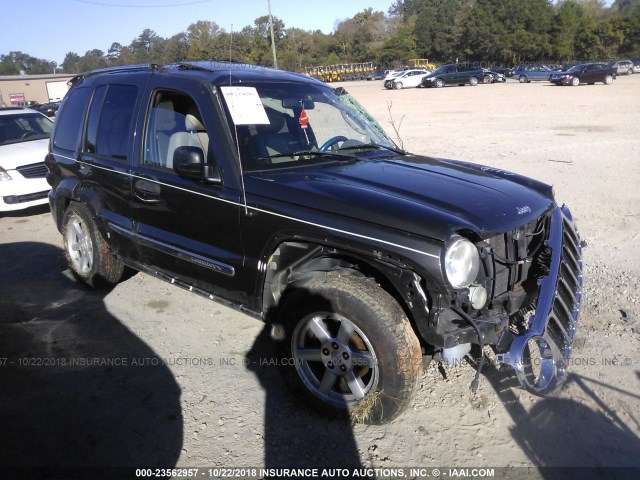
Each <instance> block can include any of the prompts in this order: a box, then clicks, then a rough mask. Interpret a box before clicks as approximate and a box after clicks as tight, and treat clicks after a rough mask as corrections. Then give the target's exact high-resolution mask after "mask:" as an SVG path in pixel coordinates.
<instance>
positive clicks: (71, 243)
mask: <svg viewBox="0 0 640 480" xmlns="http://www.w3.org/2000/svg"><path fill="white" fill-rule="evenodd" d="M62 224H63V229H62V232H63V233H62V236H63V243H64V252H65V256H66V257H67V261H68V262H69V266H70V267H71V270H72V271H73V273H74V274H75V275H76V276H77V277H78V278H79V279H80V280H82V281H83V282H84V283H86V284H87V285H89V286H90V287H94V288H99V287H103V286H104V287H107V286H112V285H115V284H116V283H118V281H119V280H120V278H122V273H123V271H124V263H123V262H122V260H120V259H119V258H118V257H116V256H114V255H112V254H111V251H110V247H109V244H108V243H107V242H106V241H105V240H104V238H103V237H102V234H101V233H100V231H99V230H98V227H97V226H96V224H95V221H94V220H93V217H92V215H91V212H90V211H89V209H88V208H87V207H86V205H84V204H82V203H79V202H72V203H71V204H70V205H69V207H68V208H67V211H66V212H65V214H64V219H63V223H62Z"/></svg>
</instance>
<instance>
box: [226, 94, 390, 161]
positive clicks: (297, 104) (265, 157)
mask: <svg viewBox="0 0 640 480" xmlns="http://www.w3.org/2000/svg"><path fill="white" fill-rule="evenodd" d="M221 90H222V93H223V95H222V96H223V98H224V100H225V103H226V106H227V109H228V111H229V113H230V114H231V118H232V122H233V123H234V124H235V130H236V134H237V141H238V149H239V153H240V157H241V159H242V164H243V168H244V170H245V171H252V170H264V169H277V168H291V167H294V168H295V167H297V166H304V165H309V164H310V163H313V164H318V163H322V162H326V163H331V162H341V161H355V160H358V161H359V160H363V156H365V157H366V155H367V154H368V152H372V151H378V150H391V151H393V152H398V147H397V146H396V145H395V144H394V143H393V141H392V140H391V139H390V138H389V137H388V136H387V135H386V133H385V132H384V130H383V129H382V127H381V126H380V125H379V124H378V123H377V122H376V121H375V120H374V118H373V117H372V116H371V115H369V114H368V113H367V112H366V111H365V109H364V108H363V107H362V106H361V105H360V104H359V103H358V102H357V101H356V100H355V99H354V98H353V97H351V95H349V94H348V93H347V92H346V90H344V89H343V88H338V89H335V90H334V89H333V88H330V87H328V86H326V85H318V84H314V83H307V82H305V83H302V82H301V83H291V82H282V83H279V82H269V83H254V84H252V83H249V82H242V84H241V86H229V87H221ZM356 157H357V158H356Z"/></svg>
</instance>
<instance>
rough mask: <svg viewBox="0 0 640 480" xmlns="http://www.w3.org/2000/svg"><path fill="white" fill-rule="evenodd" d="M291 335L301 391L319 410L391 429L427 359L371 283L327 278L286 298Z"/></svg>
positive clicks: (392, 304)
mask: <svg viewBox="0 0 640 480" xmlns="http://www.w3.org/2000/svg"><path fill="white" fill-rule="evenodd" d="M279 322H280V323H281V324H282V325H284V326H285V329H286V332H287V337H286V338H287V346H288V348H289V351H290V353H291V362H290V363H293V364H294V367H292V368H291V369H289V370H288V374H289V375H294V376H295V379H293V380H294V382H295V384H296V385H297V390H301V393H302V394H303V395H304V396H305V397H306V399H308V400H309V401H310V403H311V404H313V405H314V406H315V407H316V408H318V409H320V410H322V411H324V412H326V413H328V414H329V415H331V414H333V415H335V414H336V411H344V412H347V413H348V414H349V415H350V416H351V418H352V420H355V421H359V422H365V423H370V424H380V423H386V422H387V421H389V420H391V419H392V418H394V417H395V416H397V415H398V414H399V413H400V412H401V411H402V410H403V409H404V408H405V407H406V406H407V405H408V404H409V401H410V399H411V396H412V393H413V389H414V386H415V383H416V381H417V378H418V376H419V374H420V372H421V371H422V352H421V350H420V344H419V342H418V339H417V338H416V336H415V334H414V332H413V330H412V328H411V326H410V324H409V321H408V320H407V318H406V316H405V314H404V311H403V310H402V308H401V307H400V305H398V303H397V302H396V301H395V300H394V299H393V298H392V297H391V296H390V295H389V294H388V293H387V292H386V291H384V290H382V289H381V288H380V287H379V286H378V285H377V284H376V282H375V281H374V280H372V279H369V278H364V277H354V276H340V277H338V276H335V277H333V276H328V277H326V276H325V277H322V278H317V279H314V280H311V281H310V282H308V283H307V284H305V285H304V287H302V288H298V289H296V290H295V291H293V292H292V293H291V295H290V296H289V297H288V298H287V299H286V301H285V303H284V305H283V306H282V310H281V312H280V314H279Z"/></svg>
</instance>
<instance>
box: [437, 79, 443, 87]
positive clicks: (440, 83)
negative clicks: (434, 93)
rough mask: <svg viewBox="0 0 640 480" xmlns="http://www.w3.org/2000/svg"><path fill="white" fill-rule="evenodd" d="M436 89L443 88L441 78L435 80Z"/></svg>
mask: <svg viewBox="0 0 640 480" xmlns="http://www.w3.org/2000/svg"><path fill="white" fill-rule="evenodd" d="M436 87H437V88H442V87H444V80H442V79H441V78H438V79H437V80H436Z"/></svg>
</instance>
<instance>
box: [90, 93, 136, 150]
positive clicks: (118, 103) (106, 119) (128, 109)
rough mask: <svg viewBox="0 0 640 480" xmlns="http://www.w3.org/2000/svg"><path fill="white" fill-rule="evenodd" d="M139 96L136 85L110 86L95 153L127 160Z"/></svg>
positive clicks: (103, 109) (99, 124)
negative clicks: (132, 121)
mask: <svg viewBox="0 0 640 480" xmlns="http://www.w3.org/2000/svg"><path fill="white" fill-rule="evenodd" d="M137 96H138V87H136V86H134V85H109V87H108V89H107V93H106V94H105V96H104V101H103V102H102V110H101V111H100V118H99V119H98V131H97V135H96V142H95V153H96V154H98V155H104V156H108V157H112V158H118V159H123V160H125V159H126V158H127V151H128V148H129V138H130V136H131V120H132V119H133V111H134V107H135V103H136V98H137Z"/></svg>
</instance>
